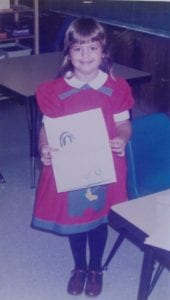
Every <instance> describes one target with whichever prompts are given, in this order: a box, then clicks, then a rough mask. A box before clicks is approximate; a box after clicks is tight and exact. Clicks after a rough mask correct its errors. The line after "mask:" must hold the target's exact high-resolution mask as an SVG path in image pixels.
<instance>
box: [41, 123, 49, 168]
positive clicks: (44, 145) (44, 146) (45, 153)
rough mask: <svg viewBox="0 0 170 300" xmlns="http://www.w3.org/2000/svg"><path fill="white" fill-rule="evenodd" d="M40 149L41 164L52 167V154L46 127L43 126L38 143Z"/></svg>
mask: <svg viewBox="0 0 170 300" xmlns="http://www.w3.org/2000/svg"><path fill="white" fill-rule="evenodd" d="M38 149H39V153H40V158H41V162H42V163H43V165H44V166H50V165H51V152H50V147H49V145H48V141H47V136H46V133H45V129H44V126H43V125H42V127H41V129H40V133H39V142H38Z"/></svg>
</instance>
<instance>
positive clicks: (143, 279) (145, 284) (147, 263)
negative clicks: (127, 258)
mask: <svg viewBox="0 0 170 300" xmlns="http://www.w3.org/2000/svg"><path fill="white" fill-rule="evenodd" d="M154 263H155V259H154V251H153V249H152V247H150V246H146V247H145V249H144V258H143V263H142V271H141V276H140V283H139V289H138V297H137V300H147V299H148V296H149V290H150V284H151V280H152V273H153V268H154Z"/></svg>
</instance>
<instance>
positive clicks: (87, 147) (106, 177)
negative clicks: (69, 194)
mask: <svg viewBox="0 0 170 300" xmlns="http://www.w3.org/2000/svg"><path fill="white" fill-rule="evenodd" d="M44 125H45V129H46V134H47V139H48V142H49V145H50V147H52V148H57V149H58V150H59V151H57V152H53V158H52V167H53V172H54V176H55V180H56V185H57V190H58V192H65V191H70V190H76V189H79V188H85V187H89V186H96V185H101V184H106V183H111V182H115V181H116V174H115V168H114V162H113V158H112V152H111V148H110V145H109V138H108V134H107V129H106V125H105V121H104V118H103V114H102V111H101V109H100V108H97V109H92V110H88V111H85V112H80V113H76V114H71V115H67V116H63V117H59V118H48V117H44Z"/></svg>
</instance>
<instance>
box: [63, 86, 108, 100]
mask: <svg viewBox="0 0 170 300" xmlns="http://www.w3.org/2000/svg"><path fill="white" fill-rule="evenodd" d="M90 89H93V88H92V87H91V86H90V85H88V84H85V85H83V86H82V87H81V88H72V89H70V90H69V91H67V92H64V93H62V94H60V95H59V98H60V99H61V100H65V99H66V98H68V97H70V96H71V95H75V94H77V93H79V92H80V91H81V90H90ZM97 91H99V92H101V93H102V94H104V95H106V96H111V95H112V93H113V89H112V88H109V87H106V86H102V87H100V88H99V89H97Z"/></svg>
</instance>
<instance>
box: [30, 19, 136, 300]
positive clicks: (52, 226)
mask: <svg viewBox="0 0 170 300" xmlns="http://www.w3.org/2000/svg"><path fill="white" fill-rule="evenodd" d="M64 45H65V48H64V54H65V61H64V64H63V67H62V69H61V72H60V77H58V78H57V79H55V80H52V81H49V82H46V83H43V84H41V85H40V86H39V87H38V89H37V91H36V96H37V101H38V105H39V107H40V110H41V112H42V114H43V115H44V118H45V117H46V116H48V117H50V118H57V117H59V116H65V115H69V114H74V113H79V112H83V111H87V110H90V109H94V108H100V109H101V110H102V113H103V117H104V120H105V123H106V127H107V131H108V135H109V139H110V146H111V149H112V154H113V159H114V164H115V170H116V176H117V182H116V183H111V184H106V185H101V186H97V187H91V188H90V194H91V195H94V196H95V197H94V198H93V199H94V200H93V201H91V199H90V197H88V196H87V189H86V188H84V189H79V190H75V191H70V192H62V193H61V192H60V193H58V192H57V188H56V184H55V181H54V176H53V172H52V167H51V158H52V155H53V151H55V149H50V147H49V146H48V141H47V138H46V133H45V129H44V127H43V126H42V128H41V131H40V139H39V151H40V156H41V161H42V163H43V168H42V172H41V176H40V181H39V185H38V188H37V193H36V202H35V210H34V216H33V221H32V224H33V226H35V227H37V228H40V229H44V230H47V231H51V232H54V233H57V234H62V235H68V238H69V243H70V247H71V251H72V255H73V259H74V270H73V271H72V274H71V278H70V280H69V282H68V286H67V291H68V293H70V294H72V295H78V294H81V293H82V292H83V291H85V294H86V295H88V296H97V295H99V294H100V293H101V291H102V276H103V274H102V256H103V253H104V249H105V244H106V240H107V222H108V218H107V216H108V213H109V209H110V207H111V205H113V204H116V203H119V202H121V201H125V200H126V199H127V193H126V164H125V157H124V155H125V145H126V143H127V141H128V139H129V137H130V134H131V127H130V122H129V109H131V107H132V105H133V102H134V101H133V97H132V95H131V90H130V87H129V85H128V84H127V82H126V81H125V80H123V79H122V78H115V77H114V76H113V75H112V76H111V75H110V70H109V58H108V55H107V49H106V38H105V32H104V28H103V27H102V26H101V25H100V24H98V23H97V22H95V20H93V19H91V18H79V19H76V20H74V21H73V22H72V23H71V25H70V26H69V28H68V30H67V31H66V35H65V40H64ZM96 130H97V128H96ZM72 172H74V170H72ZM72 172H71V173H72ZM77 208H81V209H77ZM87 243H88V246H89V248H88V249H89V261H87V256H86V245H87Z"/></svg>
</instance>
